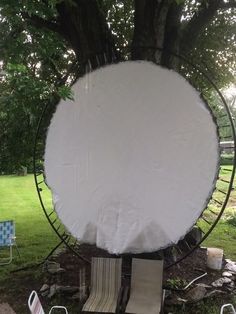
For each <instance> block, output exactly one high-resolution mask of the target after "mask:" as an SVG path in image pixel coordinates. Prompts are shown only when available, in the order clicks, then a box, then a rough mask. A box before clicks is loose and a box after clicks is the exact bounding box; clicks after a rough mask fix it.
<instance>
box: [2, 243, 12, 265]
mask: <svg viewBox="0 0 236 314" xmlns="http://www.w3.org/2000/svg"><path fill="white" fill-rule="evenodd" d="M2 260H3V261H4V260H5V261H4V262H0V266H1V265H8V264H10V263H11V262H12V245H10V246H9V257H3V258H2Z"/></svg>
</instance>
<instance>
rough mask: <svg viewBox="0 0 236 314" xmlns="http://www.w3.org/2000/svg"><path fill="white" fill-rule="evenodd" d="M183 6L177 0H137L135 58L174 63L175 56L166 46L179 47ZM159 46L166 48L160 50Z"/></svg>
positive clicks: (133, 49) (170, 65) (176, 50)
mask: <svg viewBox="0 0 236 314" xmlns="http://www.w3.org/2000/svg"><path fill="white" fill-rule="evenodd" d="M182 8H183V6H182V5H178V4H177V3H176V2H175V1H166V0H159V1H154V0H136V1H135V18H134V25H135V28H134V36H133V44H132V58H133V59H146V60H152V61H155V62H157V63H160V64H162V65H165V66H167V67H173V66H174V63H173V60H174V59H173V57H172V56H171V55H170V54H169V53H168V52H166V50H170V51H173V52H178V51H179V29H180V18H181V12H182ZM156 47H157V48H163V49H164V50H163V51H162V52H160V51H159V50H158V49H156ZM174 61H175V63H176V60H174Z"/></svg>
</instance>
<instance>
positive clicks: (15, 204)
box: [0, 175, 59, 278]
mask: <svg viewBox="0 0 236 314" xmlns="http://www.w3.org/2000/svg"><path fill="white" fill-rule="evenodd" d="M48 199H49V193H48ZM8 219H13V220H14V221H15V224H16V237H17V238H16V240H17V245H18V247H19V252H20V258H19V257H18V255H17V254H16V251H15V250H14V256H15V258H14V260H13V263H12V264H10V265H9V266H7V267H6V266H5V267H1V273H0V278H4V277H5V276H7V275H8V273H9V271H11V270H13V269H16V268H17V267H24V266H26V265H29V264H33V263H38V262H40V261H42V260H43V259H44V258H45V257H46V256H47V254H48V253H49V252H50V251H51V249H52V248H53V247H54V246H55V245H56V244H57V243H58V242H59V239H58V237H57V236H56V235H55V233H54V232H53V230H52V228H51V226H50V225H49V223H48V222H47V219H46V217H45V215H44V213H43V211H42V209H41V207H40V203H39V200H38V196H37V193H36V189H35V186H34V181H33V176H32V175H28V176H26V177H19V176H0V220H8Z"/></svg>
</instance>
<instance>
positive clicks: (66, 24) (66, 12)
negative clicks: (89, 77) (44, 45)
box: [57, 0, 118, 68]
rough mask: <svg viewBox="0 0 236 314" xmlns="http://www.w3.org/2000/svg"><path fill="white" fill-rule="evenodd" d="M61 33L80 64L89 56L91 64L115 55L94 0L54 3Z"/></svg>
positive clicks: (106, 28) (104, 20)
mask: <svg viewBox="0 0 236 314" xmlns="http://www.w3.org/2000/svg"><path fill="white" fill-rule="evenodd" d="M57 11H58V13H59V17H58V22H59V24H60V29H61V32H62V35H63V36H64V37H65V39H66V40H67V41H68V42H69V43H70V45H71V47H72V48H73V50H74V51H75V53H76V55H77V58H78V60H79V62H80V64H84V63H85V62H87V61H88V60H90V63H91V66H92V68H96V67H98V66H99V65H102V64H104V63H105V62H106V59H108V60H111V59H113V58H118V54H117V52H116V49H115V45H114V41H113V38H112V35H111V32H110V30H109V29H108V26H107V23H106V18H105V17H104V16H103V14H102V12H101V11H100V9H99V6H98V3H97V1H96V0H89V1H88V0H77V1H76V4H71V3H70V2H69V1H68V2H66V1H62V2H60V3H59V4H58V5H57Z"/></svg>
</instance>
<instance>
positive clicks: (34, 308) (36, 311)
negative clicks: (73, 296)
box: [28, 291, 68, 314]
mask: <svg viewBox="0 0 236 314" xmlns="http://www.w3.org/2000/svg"><path fill="white" fill-rule="evenodd" d="M28 306H29V309H30V313H31V314H45V312H44V310H43V307H42V305H41V303H40V300H39V297H38V295H37V292H36V291H32V292H31V294H30V296H29V299H28ZM55 309H62V310H64V311H65V314H68V311H67V309H66V307H64V306H60V305H57V306H53V307H52V308H51V309H50V311H49V314H51V313H52V312H53V310H55Z"/></svg>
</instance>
